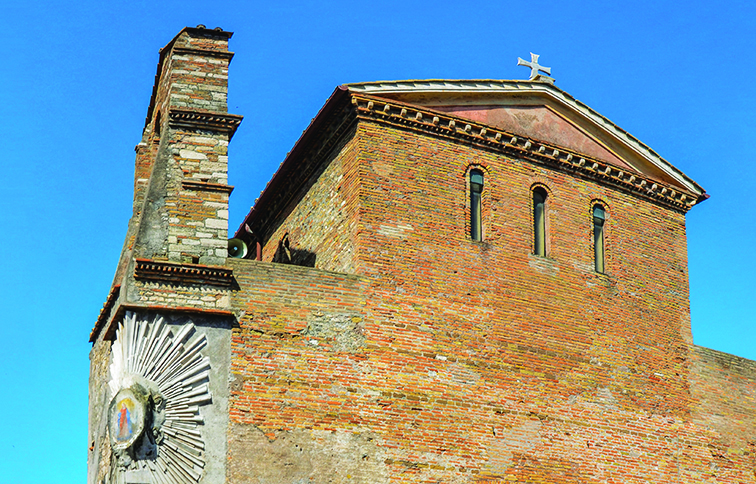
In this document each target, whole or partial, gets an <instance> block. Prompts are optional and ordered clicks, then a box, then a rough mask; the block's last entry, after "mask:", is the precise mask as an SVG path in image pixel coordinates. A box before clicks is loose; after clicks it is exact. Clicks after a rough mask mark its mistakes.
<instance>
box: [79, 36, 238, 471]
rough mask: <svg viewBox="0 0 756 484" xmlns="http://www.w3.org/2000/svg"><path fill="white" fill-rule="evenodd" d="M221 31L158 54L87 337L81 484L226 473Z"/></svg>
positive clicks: (224, 66)
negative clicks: (122, 214) (129, 209)
mask: <svg viewBox="0 0 756 484" xmlns="http://www.w3.org/2000/svg"><path fill="white" fill-rule="evenodd" d="M231 36H232V33H231V32H226V31H223V30H222V29H220V28H215V29H208V28H205V26H203V25H199V26H197V27H195V28H190V27H187V28H184V29H183V30H182V31H181V32H179V34H178V35H176V37H174V38H173V40H171V41H170V42H169V43H168V45H166V46H165V47H164V48H163V49H161V50H160V60H159V63H158V68H157V74H156V76H155V84H154V87H153V91H152V97H151V99H150V106H149V109H148V111H147V119H146V121H145V128H144V131H143V135H142V140H141V141H140V143H139V144H138V145H137V146H136V167H135V174H134V202H133V215H132V217H131V220H130V221H129V225H128V232H127V235H126V240H125V243H124V247H123V250H122V253H121V257H120V261H119V264H118V268H117V271H116V275H115V278H114V280H113V285H112V287H111V290H110V293H109V295H108V298H107V301H106V303H105V306H104V307H103V310H102V311H101V313H100V316H99V318H98V320H97V323H96V325H95V327H94V329H93V331H92V333H91V336H90V341H91V342H92V343H93V348H92V351H91V354H90V359H91V369H90V395H89V401H90V408H89V441H90V442H89V444H90V448H89V456H88V467H89V470H88V482H89V483H91V484H95V483H96V484H100V483H123V484H127V483H146V482H159V483H166V484H168V483H171V484H172V483H185V482H202V483H216V482H225V465H226V445H227V444H226V428H227V418H228V372H229V353H230V327H231V325H232V321H233V317H232V314H231V311H230V289H231V284H232V282H231V281H232V277H231V274H232V271H231V269H230V268H228V267H226V265H225V264H226V256H227V238H228V235H227V233H228V198H229V195H230V193H231V191H232V190H233V187H231V186H229V185H228V156H227V155H228V142H229V141H230V139H231V137H232V136H233V134H234V132H235V130H236V128H237V127H238V126H239V123H240V122H241V120H242V117H241V116H237V115H233V114H228V108H227V92H228V89H227V87H228V66H229V63H230V61H231V59H232V57H233V53H232V52H229V50H228V40H229V38H230V37H231Z"/></svg>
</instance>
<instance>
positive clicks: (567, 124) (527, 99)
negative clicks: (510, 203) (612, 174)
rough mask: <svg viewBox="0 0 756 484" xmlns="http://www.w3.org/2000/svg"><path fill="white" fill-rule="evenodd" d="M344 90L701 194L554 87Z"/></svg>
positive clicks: (408, 84) (414, 84)
mask: <svg viewBox="0 0 756 484" xmlns="http://www.w3.org/2000/svg"><path fill="white" fill-rule="evenodd" d="M347 88H348V89H349V90H350V91H353V92H359V93H364V94H370V95H372V96H379V97H382V98H386V99H392V100H395V101H399V102H403V103H409V104H414V105H417V106H423V107H426V108H428V109H432V110H434V111H440V112H443V113H448V114H450V115H453V116H457V117H459V118H464V119H468V120H470V121H473V122H475V123H479V124H485V125H488V126H491V127H493V128H496V129H500V130H503V131H506V132H509V133H513V134H516V135H518V136H522V137H526V138H530V139H533V140H538V141H542V142H545V143H548V144H550V145H555V146H560V147H563V148H566V149H568V150H571V151H575V152H577V153H581V154H583V155H585V156H587V157H590V158H595V159H599V160H602V161H604V162H606V163H608V164H611V165H613V166H615V167H617V168H618V169H620V170H623V171H626V172H630V173H632V172H635V173H638V174H640V175H643V176H644V177H646V178H649V179H652V180H656V181H658V182H661V183H663V184H664V185H667V186H671V187H677V188H679V189H682V190H685V191H688V192H690V193H693V194H695V195H696V196H701V195H702V194H703V193H704V191H703V189H702V188H701V187H700V186H698V184H696V183H695V182H694V181H693V180H691V179H690V178H688V177H687V176H686V175H685V174H684V173H682V172H681V171H680V170H678V169H677V168H675V167H674V166H672V165H671V164H670V163H669V162H667V161H666V160H665V159H663V158H662V157H661V156H659V155H658V154H657V153H656V152H654V151H653V150H651V149H650V148H649V147H648V146H646V145H645V144H643V143H642V142H640V141H639V140H638V139H636V138H635V137H633V136H632V135H630V134H629V133H627V132H626V131H624V130H622V129H621V128H619V127H618V126H617V125H615V124H614V123H612V122H611V121H609V120H608V119H607V118H605V117H604V116H602V115H600V114H599V113H597V112H595V111H593V110H592V109H591V108H589V107H588V106H586V105H585V104H583V103H581V102H579V101H577V100H576V99H574V98H573V97H572V96H570V95H569V94H567V93H566V92H564V91H562V90H560V89H558V88H557V87H555V86H554V85H552V84H548V83H543V82H531V81H444V80H438V81H436V80H431V81H392V82H373V83H362V84H349V85H347Z"/></svg>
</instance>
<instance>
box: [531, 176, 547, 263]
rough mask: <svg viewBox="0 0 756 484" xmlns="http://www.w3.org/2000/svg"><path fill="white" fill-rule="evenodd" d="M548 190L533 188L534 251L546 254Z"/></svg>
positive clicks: (537, 253)
mask: <svg viewBox="0 0 756 484" xmlns="http://www.w3.org/2000/svg"><path fill="white" fill-rule="evenodd" d="M546 197H547V194H546V190H544V189H543V188H541V187H536V188H535V189H533V253H534V254H535V255H541V256H545V255H546Z"/></svg>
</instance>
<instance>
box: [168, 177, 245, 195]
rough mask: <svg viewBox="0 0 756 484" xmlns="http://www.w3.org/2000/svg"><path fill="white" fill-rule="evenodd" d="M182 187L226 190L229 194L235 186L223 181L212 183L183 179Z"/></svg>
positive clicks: (216, 190)
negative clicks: (222, 182) (225, 183)
mask: <svg viewBox="0 0 756 484" xmlns="http://www.w3.org/2000/svg"><path fill="white" fill-rule="evenodd" d="M181 186H182V188H186V189H187V190H204V191H208V192H225V193H228V194H229V195H230V194H231V192H233V191H234V187H233V186H231V185H224V184H221V183H210V182H206V181H200V180H189V179H185V180H182V181H181Z"/></svg>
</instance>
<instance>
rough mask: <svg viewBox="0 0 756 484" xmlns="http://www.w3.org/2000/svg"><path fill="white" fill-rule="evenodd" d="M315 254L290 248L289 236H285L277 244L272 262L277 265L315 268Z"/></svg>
mask: <svg viewBox="0 0 756 484" xmlns="http://www.w3.org/2000/svg"><path fill="white" fill-rule="evenodd" d="M315 260H316V255H315V252H312V251H309V250H307V249H297V248H292V247H291V242H290V241H289V234H288V233H287V234H285V235H284V236H283V237H282V238H281V240H280V241H279V242H278V249H277V250H276V253H275V254H273V262H278V263H279V264H292V265H295V266H302V267H315Z"/></svg>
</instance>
